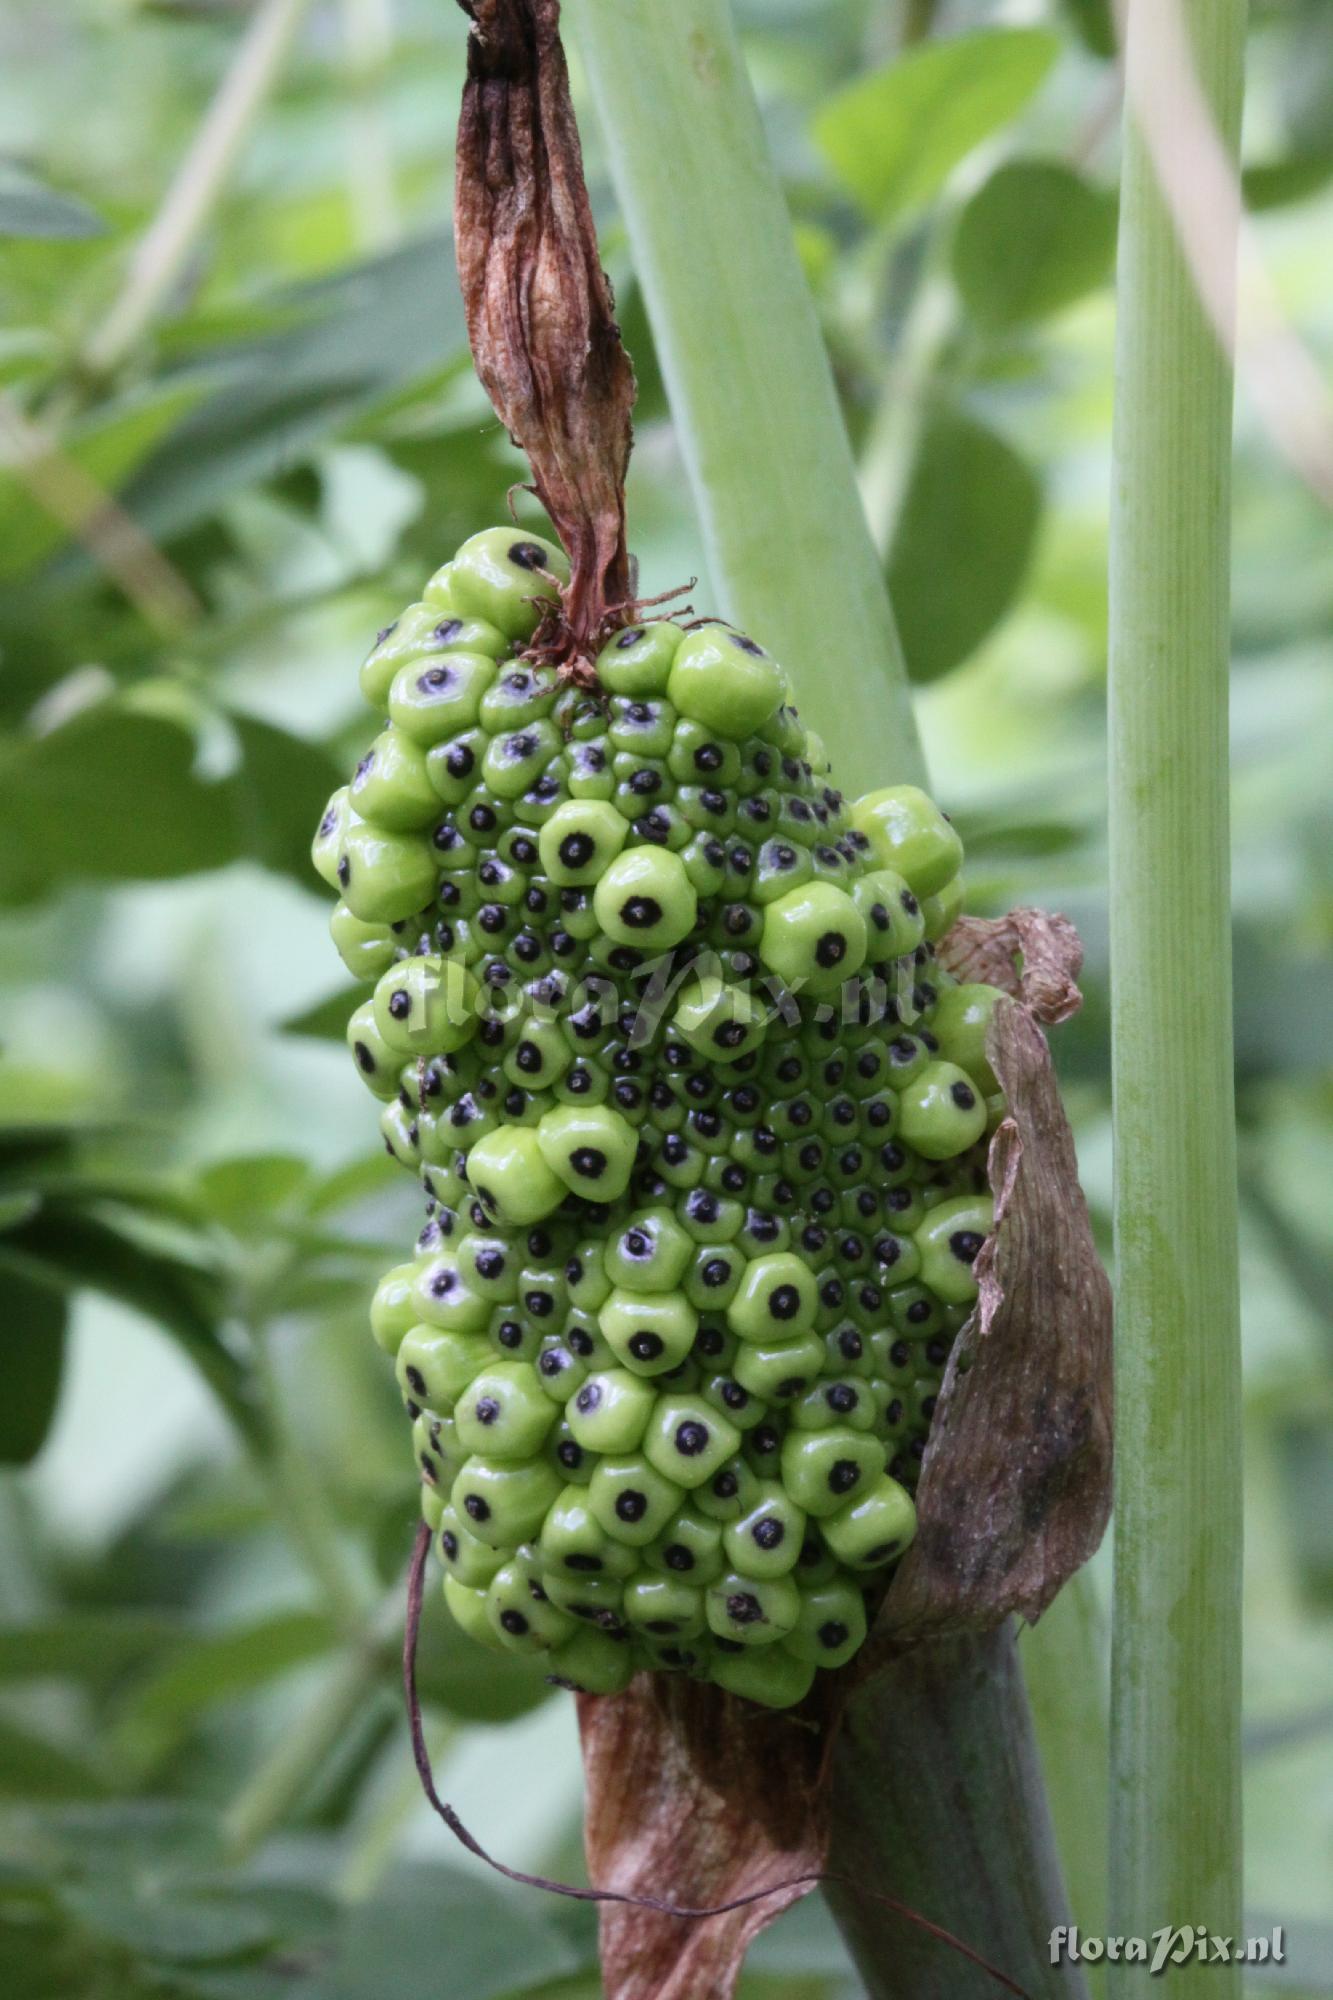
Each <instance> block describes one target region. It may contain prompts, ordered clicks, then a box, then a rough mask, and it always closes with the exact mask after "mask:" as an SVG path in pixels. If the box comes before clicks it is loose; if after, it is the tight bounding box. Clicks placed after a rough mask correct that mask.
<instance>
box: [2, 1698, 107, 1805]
mask: <svg viewBox="0 0 1333 2000" xmlns="http://www.w3.org/2000/svg"><path fill="white" fill-rule="evenodd" d="M105 1789H106V1787H105V1785H104V1783H103V1781H102V1779H101V1777H100V1776H99V1775H98V1773H97V1772H96V1771H95V1770H94V1769H93V1767H92V1766H91V1764H89V1763H87V1762H86V1761H85V1760H84V1759H83V1758H82V1757H79V1756H76V1755H75V1754H74V1752H73V1751H70V1750H66V1749H63V1748H62V1747H61V1745H60V1744H58V1743H51V1742H48V1741H47V1739H46V1738H45V1737H43V1736H38V1735H36V1734H35V1733H34V1732H33V1731H31V1730H28V1729H25V1728H23V1727H22V1725H21V1724H19V1723H17V1722H12V1721H9V1720H8V1719H7V1718H6V1717H4V1716H0V1798H9V1799H90V1798H96V1797H97V1796H98V1795H99V1793H101V1792H103V1791H104V1790H105Z"/></svg>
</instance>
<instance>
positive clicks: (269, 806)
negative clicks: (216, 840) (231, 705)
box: [229, 714, 344, 888]
mask: <svg viewBox="0 0 1333 2000" xmlns="http://www.w3.org/2000/svg"><path fill="white" fill-rule="evenodd" d="M231 721H232V726H233V728H234V729H235V731H236V735H237V738H238V740H239V743H240V748H241V764H240V768H239V770H237V771H236V772H235V773H234V775H233V777H232V779H231V781H230V785H229V791H230V794H231V801H232V806H233V810H234V812H235V816H236V826H237V835H238V839H239V843H240V845H241V847H242V848H243V850H244V852H246V853H247V854H252V855H253V856H254V857H255V859H256V860H257V861H262V862H263V864H264V866H265V867H266V868H272V869H274V870H275V871H277V872H278V873H280V874H284V875H291V876H294V877H295V879H296V880H297V881H298V882H303V883H304V884H305V885H306V886H307V887H308V888H314V886H315V883H316V877H315V873H314V870H313V868H312V867H311V865H310V838H311V834H312V832H313V830H314V828H315V826H316V825H317V824H318V823H319V817H320V814H321V813H322V812H323V810H324V807H325V806H326V804H327V803H328V799H329V794H330V793H331V792H334V791H336V790H337V788H338V786H339V785H341V784H342V783H343V779H344V773H343V771H342V769H341V767H340V766H339V765H337V764H336V763H335V762H334V760H333V758H332V757H331V756H330V755H329V753H328V751H327V750H325V749H323V748H322V746H321V745H319V744H317V743H309V742H307V741H306V740H305V739H304V738H303V737H300V736H293V735H291V734H290V732H289V731H287V730H285V729H279V728H277V727H275V725H274V724H273V723H271V722H261V721H260V720H259V718H258V717H257V716H252V715H236V714H233V715H232V717H231Z"/></svg>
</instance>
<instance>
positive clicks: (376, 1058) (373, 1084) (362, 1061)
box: [347, 1000, 403, 1100]
mask: <svg viewBox="0 0 1333 2000" xmlns="http://www.w3.org/2000/svg"><path fill="white" fill-rule="evenodd" d="M347 1046H348V1048H349V1049H350V1050H351V1051H352V1055H353V1057H354V1058H355V1061H356V1067H357V1073H358V1075H359V1076H360V1078H361V1081H362V1082H363V1083H364V1084H365V1086H366V1088H367V1089H368V1090H369V1091H371V1092H373V1094H374V1095H375V1096H376V1097H382V1098H384V1099H386V1100H387V1099H389V1098H391V1097H396V1096H397V1095H398V1073H399V1071H400V1070H401V1068H402V1066H403V1058H402V1056H401V1054H399V1053H398V1052H397V1051H396V1050H394V1049H392V1048H390V1046H389V1044H388V1043H387V1042H386V1041H385V1039H384V1037H383V1035H382V1034H381V1033H380V1031H379V1027H378V1025H377V1023H376V1020H375V1009H374V1006H373V1004H372V1003H371V1002H370V1001H369V1000H363V1001H362V1003H361V1005H360V1006H359V1007H357V1008H355V1009H354V1011H353V1013H352V1016H351V1018H350V1020H349V1021H348V1023H347Z"/></svg>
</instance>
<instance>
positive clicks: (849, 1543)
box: [821, 1473, 916, 1569]
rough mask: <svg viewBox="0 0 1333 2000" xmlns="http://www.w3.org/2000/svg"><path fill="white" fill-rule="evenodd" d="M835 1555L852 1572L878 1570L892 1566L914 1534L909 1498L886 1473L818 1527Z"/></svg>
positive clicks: (903, 1489) (912, 1508) (913, 1520)
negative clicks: (854, 1570) (889, 1563)
mask: <svg viewBox="0 0 1333 2000" xmlns="http://www.w3.org/2000/svg"><path fill="white" fill-rule="evenodd" d="M821 1526H822V1528H823V1531H824V1539H825V1541H826V1542H827V1543H828V1545H829V1547H830V1549H831V1550H832V1551H833V1553H834V1555H835V1556H837V1557H838V1559H839V1560H840V1561H841V1562H845V1563H847V1564H849V1565H850V1566H851V1568H853V1569H879V1568H881V1567H882V1566H883V1565H884V1564H885V1563H887V1562H893V1561H895V1560H896V1559H897V1557H899V1556H900V1555H901V1554H902V1552H903V1550H904V1549H905V1548H906V1547H907V1545H908V1543H909V1542H910V1541H911V1539H912V1537H913V1535H914V1534H915V1533H916V1508H915V1507H914V1506H913V1505H912V1496H911V1494H910V1493H908V1491H907V1489H906V1488H905V1487H903V1486H900V1485H899V1484H898V1481H897V1480H896V1479H892V1478H890V1476H889V1474H888V1473H885V1474H884V1475H883V1477H882V1478H880V1479H878V1480H877V1481H876V1482H875V1484H874V1485H873V1486H872V1487H871V1488H870V1490H869V1492H867V1493H864V1494H861V1495H858V1497H857V1498H856V1499H854V1500H853V1501H852V1502H851V1503H850V1504H849V1505H848V1506H846V1507H844V1508H843V1509H842V1511H841V1513H838V1514H835V1515H833V1516H832V1517H831V1519H829V1520H826V1521H824V1522H822V1523H821Z"/></svg>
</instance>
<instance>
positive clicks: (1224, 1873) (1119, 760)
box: [1109, 0, 1245, 2000]
mask: <svg viewBox="0 0 1333 2000" xmlns="http://www.w3.org/2000/svg"><path fill="white" fill-rule="evenodd" d="M1158 6H1159V0H1134V4H1133V5H1132V6H1131V8H1130V11H1129V25H1128V42H1127V71H1128V77H1129V90H1128V106H1129V110H1128V118H1127V126H1126V153H1125V173H1124V189H1123V196H1122V201H1121V233H1120V277H1119V297H1120V318H1119V329H1118V339H1117V395H1116V415H1115V429H1114V493H1113V501H1112V533H1111V660H1110V674H1111V691H1110V771H1111V809H1110V836H1111V838H1110V868H1111V975H1112V1062H1113V1087H1114V1117H1115V1146H1116V1168H1115V1228H1116V1249H1117V1272H1118V1293H1119V1341H1118V1366H1117V1387H1116V1399H1117V1406H1118V1431H1119V1438H1120V1445H1119V1452H1118V1458H1117V1479H1116V1563H1115V1621H1114V1633H1113V1645H1112V1710H1111V1734H1112V1770H1111V1903H1110V1919H1109V1921H1110V1928H1111V1930H1112V1931H1113V1932H1124V1933H1127V1934H1131V1935H1142V1936H1147V1935H1150V1934H1151V1932H1152V1931H1153V1930H1154V1929H1155V1928H1156V1927H1157V1926H1158V1925H1160V1924H1163V1923H1170V1924H1182V1923H1184V1924H1203V1925H1206V1926H1207V1928H1208V1930H1209V1931H1210V1932H1217V1933H1222V1934H1226V1933H1233V1934H1234V1933H1236V1932H1238V1931H1239V1929H1240V1888H1241V1839H1240V1834H1241V1815H1240V1756H1239V1719H1240V1718H1239V1708H1240V1622H1239V1621H1240V1556H1241V1515H1240V1502H1241V1490H1240V1367H1239V1333H1238V1303H1237V1261H1236V1259H1237V1253H1236V1168H1235V1147H1234V1120H1233V1093H1232V1033H1231V954H1230V939H1229V912H1228V797H1227V791H1228V771H1227V666H1228V651H1229V648H1228V594H1229V564H1228V548H1229V469H1230V439H1231V401H1232V369H1231V364H1230V360H1229V358H1228V356H1227V354H1226V353H1225V352H1224V351H1223V347H1222V345H1221V344H1220V343H1219V340H1218V337H1217V335H1216V334H1215V332H1214V330H1213V328H1212V326H1211V325H1210V323H1209V320H1208V318H1207V315H1206V314H1205V311H1204V309H1203V307H1202V306H1201V305H1200V303H1199V299H1198V296H1197V294H1196V290H1195V286H1194V283H1193V280H1192V278H1191V276H1190V272H1189V269H1188V265H1187V260H1186V257H1185V255H1184V254H1183V251H1182V248H1181V244H1180V241H1179V238H1178V235H1177V231H1176V229H1175V226H1174V224H1173V222H1172V220H1171V217H1170V214H1169V213H1168V209H1167V205H1166V202H1165V201H1164V199H1163V195H1162V193H1161V190H1160V187H1159V184H1158V180H1157V176H1156V173H1155V170H1154V164H1153V160H1152V157H1151V155H1150V150H1149V147H1148V145H1147V143H1146V140H1145V134H1144V129H1143V126H1142V124H1141V122H1140V118H1139V116H1138V115H1137V111H1136V106H1137V105H1138V104H1139V103H1141V102H1143V101H1144V100H1143V98H1142V96H1141V94H1140V93H1141V91H1142V89H1143V88H1144V87H1145V86H1148V85H1149V84H1152V85H1154V86H1155V87H1156V88H1157V89H1158V90H1159V91H1160V89H1161V87H1162V72H1161V69H1160V67H1155V68H1150V67H1149V66H1151V65H1154V63H1155V59H1156V57H1157V54H1158V51H1157V49H1156V48H1155V46H1154V42H1155V36H1156V34H1157V33H1158V32H1159V22H1160V17H1159V15H1158ZM1164 11H1165V10H1164ZM1183 15H1184V20H1185V23H1186V25H1187V27H1188V30H1189V39H1190V41H1191V42H1192V45H1193V59H1194V63H1195V65H1196V67H1197V71H1198V76H1199V80H1200V83H1201V84H1202V88H1203V91H1204V94H1205V96H1206V97H1207V99H1208V101H1209V103H1210V105H1211V107H1212V112H1213V116H1214V117H1215V119H1216V121H1217V126H1218V130H1219V132H1220V135H1221V137H1222V140H1223V143H1224V145H1225V147H1226V149H1227V151H1228V153H1229V154H1230V156H1231V158H1232V159H1233V160H1234V157H1235V151H1236V143H1237V138H1238V132H1239V125H1240V107H1241V94H1242V63H1243V55H1244V37H1245V6H1244V0H1184V6H1183ZM1218 233H1219V234H1220V253H1219V241H1218V235H1215V237H1214V240H1213V242H1212V246H1211V248H1212V254H1213V256H1214V258H1217V257H1218V256H1219V254H1220V256H1221V257H1226V256H1227V254H1228V246H1227V243H1226V235H1225V220H1224V219H1223V221H1222V222H1221V224H1220V225H1219V232H1218ZM1214 275H1215V276H1216V275H1217V273H1216V272H1215V273H1214ZM1221 276H1222V278H1223V279H1224V280H1225V278H1226V276H1227V273H1226V271H1225V270H1222V272H1221ZM1109 1971H1110V1985H1111V1991H1112V1992H1113V1993H1114V1994H1115V1995H1116V1996H1118V2000H1123V1996H1125V1995H1128V1994H1138V1993H1142V1994H1144V1995H1147V1994H1148V1993H1149V1992H1152V1991H1155V1983H1154V1982H1152V1981H1151V1980H1150V1979H1149V1977H1148V1972H1147V1968H1146V1967H1143V1966H1137V1965H1133V1966H1129V1965H1118V1966H1113V1967H1111V1968H1109ZM1172 1977H1173V1981H1174V1982H1175V1983H1177V1984H1180V1983H1182V1982H1183V1984H1184V1985H1187V1986H1189V1987H1190V1988H1191V1990H1193V1988H1194V1987H1195V1986H1197V1989H1198V1991H1199V1993H1200V1994H1201V1995H1202V1994H1204V1993H1205V1992H1206V1993H1207V1994H1208V1995H1210V1996H1217V1995H1219V1994H1234V1993H1238V1992H1239V1991H1240V1972H1239V1969H1238V1968H1235V1967H1231V1968H1223V1967H1221V1966H1217V1965H1209V1966H1207V1967H1203V1966H1196V1965H1195V1964H1193V1963H1191V1965H1190V1966H1189V1967H1188V1968H1182V1969H1178V1970H1176V1971H1174V1972H1173V1975H1172Z"/></svg>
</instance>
